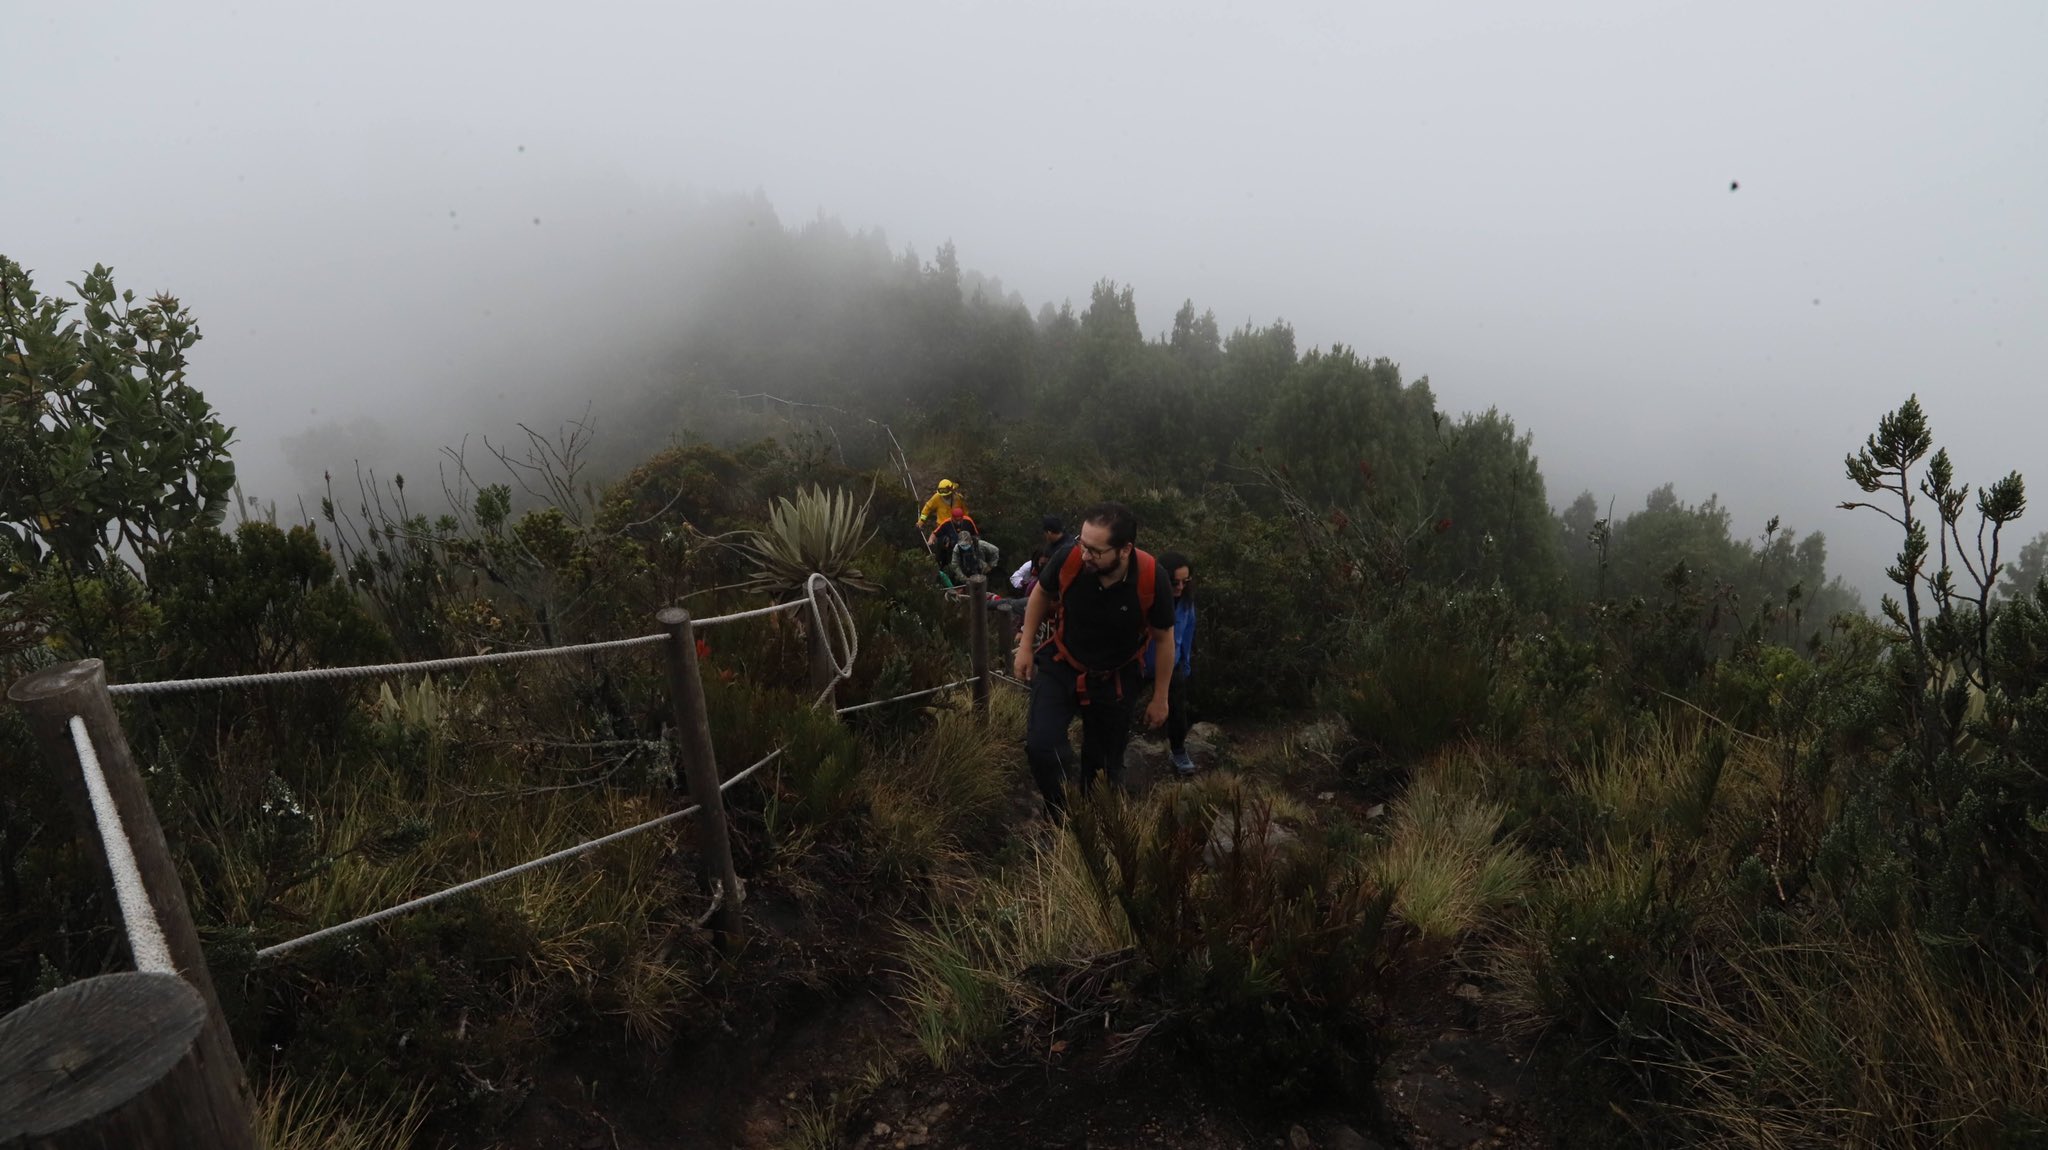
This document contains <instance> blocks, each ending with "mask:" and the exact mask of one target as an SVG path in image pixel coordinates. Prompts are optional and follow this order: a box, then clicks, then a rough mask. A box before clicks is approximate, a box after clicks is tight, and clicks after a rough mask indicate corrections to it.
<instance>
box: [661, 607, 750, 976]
mask: <svg viewBox="0 0 2048 1150" xmlns="http://www.w3.org/2000/svg"><path fill="white" fill-rule="evenodd" d="M655 618H656V619H657V620H659V621H660V622H661V626H662V629H663V630H665V631H667V632H668V642H667V643H664V644H662V646H663V647H664V648H665V649H666V650H667V652H668V693H669V698H670V701H671V702H672V703H673V705H674V707H675V724H676V753H677V756H678V757H680V758H681V759H682V761H683V777H684V778H685V779H686V780H687V781H688V783H689V787H690V801H691V802H693V803H696V804H697V807H698V811H697V840H698V841H697V849H698V852H699V854H698V863H697V865H698V873H699V874H700V876H701V877H702V878H703V880H704V886H705V889H707V890H715V891H717V892H719V893H718V895H717V897H718V900H719V902H718V910H717V912H716V913H715V914H714V915H713V916H712V929H713V930H715V931H716V932H717V933H718V936H719V938H720V940H721V941H722V942H723V944H724V946H725V948H726V949H727V950H728V951H733V950H738V949H739V947H740V945H741V944H742V943H744V942H745V941H746V928H745V920H744V919H742V918H741V917H740V897H741V896H740V879H739V874H738V873H737V872H735V871H734V870H733V866H732V840H731V839H730V838H729V837H728V836H727V833H726V829H725V794H724V792H722V791H720V790H719V789H718V759H717V756H716V752H715V751H713V750H712V746H711V719H710V717H709V716H708V715H706V714H705V712H704V683H703V680H701V679H700V678H698V672H697V637H696V634H695V633H694V631H693V630H692V628H691V626H690V613H689V612H688V611H686V610H684V609H683V608H681V607H665V608H663V609H662V610H661V611H660V612H659V613H658V614H656V615H655Z"/></svg>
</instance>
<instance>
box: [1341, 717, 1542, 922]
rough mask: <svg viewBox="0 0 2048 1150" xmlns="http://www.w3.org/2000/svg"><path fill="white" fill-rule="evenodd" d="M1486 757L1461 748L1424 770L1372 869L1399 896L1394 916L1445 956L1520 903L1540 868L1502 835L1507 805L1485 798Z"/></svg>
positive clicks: (1393, 818)
mask: <svg viewBox="0 0 2048 1150" xmlns="http://www.w3.org/2000/svg"><path fill="white" fill-rule="evenodd" d="M1482 757H1483V752H1480V751H1478V750H1477V749H1475V748H1469V747H1465V748H1458V749H1456V750H1453V751H1449V752H1444V753H1441V754H1438V755H1436V756H1433V757H1432V758H1431V759H1430V760H1429V761H1427V762H1425V763H1424V764H1423V765H1422V766H1421V767H1420V768H1418V769H1417V770H1416V773H1415V778H1414V780H1413V781H1412V782H1411V783H1410V784H1409V787H1408V791H1407V793H1406V794H1405V795H1403V796H1402V797H1401V798H1400V799H1399V800H1398V801H1397V802H1395V803H1394V804H1393V810H1392V812H1391V814H1390V816H1389V820H1390V823H1391V825H1390V827H1389V829H1388V831H1387V834H1386V839H1385V842H1384V845H1383V846H1381V847H1380V849H1379V850H1378V851H1377V852H1375V853H1374V854H1373V855H1372V856H1371V857H1370V859H1369V860H1368V862H1367V864H1366V865H1367V866H1368V867H1369V868H1370V869H1371V872H1372V874H1373V876H1374V877H1375V878H1376V879H1377V880H1378V881H1379V883H1380V884H1381V885H1384V886H1387V887H1391V888H1392V889H1393V891H1394V892H1395V893H1394V913H1395V915H1396V916H1398V917H1399V918H1401V919H1402V920H1403V921H1405V922H1407V923H1408V924H1409V925H1410V926H1412V927H1414V928H1415V930H1416V932H1417V933H1418V935H1420V937H1421V939H1422V941H1423V943H1424V945H1425V946H1426V947H1428V948H1430V949H1434V950H1438V951H1439V952H1440V951H1441V950H1443V949H1447V948H1449V947H1450V946H1452V945H1454V944H1455V942H1456V941H1457V940H1458V939H1459V938H1461V937H1463V936H1464V935H1466V934H1467V933H1469V932H1470V931H1472V930H1474V929H1476V928H1478V927H1480V926H1481V925H1483V924H1484V923H1486V922H1487V921H1489V919H1491V918H1492V917H1493V916H1495V915H1498V914H1500V913H1501V912H1503V911H1504V910H1506V909H1507V908H1508V907H1510V906H1511V905H1513V904H1515V903H1516V902H1517V901H1518V900H1520V899H1521V898H1522V897H1523V895H1524V894H1525V893H1526V892H1527V890H1528V887H1529V882H1530V877H1531V874H1532V872H1533V870H1534V867H1533V864H1532V863H1531V860H1530V858H1529V856H1528V855H1527V853H1525V852H1524V851H1523V850H1522V849H1521V848H1520V847H1518V846H1516V845H1515V844H1514V843H1512V842H1510V841H1507V840H1506V839H1505V838H1504V837H1503V836H1502V834H1501V825H1502V823H1503V822H1504V821H1505V820H1506V818H1507V814H1508V810H1507V807H1506V805H1505V804H1503V803H1498V802H1491V801H1488V800H1487V799H1486V798H1484V797H1483V794H1484V789H1485V783H1486V772H1487V770H1488V769H1489V768H1490V764H1488V763H1485V762H1484V761H1482Z"/></svg>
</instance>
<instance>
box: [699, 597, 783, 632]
mask: <svg viewBox="0 0 2048 1150" xmlns="http://www.w3.org/2000/svg"><path fill="white" fill-rule="evenodd" d="M802 605H803V600H801V599H791V600H790V601H789V602H787V603H777V604H775V605H774V606H773V607H756V608H754V609H753V610H751V611H735V612H733V613H732V614H730V615H713V616H712V617H711V618H709V619H692V620H690V630H692V631H702V630H703V629H704V628H706V627H716V626H718V625H719V624H720V623H736V622H738V621H739V620H741V619H754V618H758V617H760V616H762V615H773V614H775V613H777V612H779V611H788V610H791V609H793V608H796V607H800V606H802Z"/></svg>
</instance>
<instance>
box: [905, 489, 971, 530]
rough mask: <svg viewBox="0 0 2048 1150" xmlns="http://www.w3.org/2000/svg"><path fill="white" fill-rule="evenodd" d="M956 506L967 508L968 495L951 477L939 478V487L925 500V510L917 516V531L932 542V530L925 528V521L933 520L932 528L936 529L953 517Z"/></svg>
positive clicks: (961, 508)
mask: <svg viewBox="0 0 2048 1150" xmlns="http://www.w3.org/2000/svg"><path fill="white" fill-rule="evenodd" d="M956 507H957V508H959V509H960V510H962V511H965V510H967V496H965V495H963V494H962V493H961V491H960V485H959V484H957V483H955V482H953V481H952V480H950V479H941V480H939V489H938V490H937V491H936V492H934V493H933V494H932V497H931V498H930V499H927V500H925V501H924V510H923V511H922V512H920V513H919V514H918V517H917V533H918V534H919V535H922V536H924V539H925V542H926V543H927V544H929V543H930V542H931V539H932V536H931V532H930V531H927V530H926V529H925V522H926V521H927V520H929V521H931V524H932V528H933V529H934V530H936V529H937V528H938V527H939V526H940V525H942V524H944V523H946V522H947V521H948V520H950V519H952V518H953V509H954V508H956Z"/></svg>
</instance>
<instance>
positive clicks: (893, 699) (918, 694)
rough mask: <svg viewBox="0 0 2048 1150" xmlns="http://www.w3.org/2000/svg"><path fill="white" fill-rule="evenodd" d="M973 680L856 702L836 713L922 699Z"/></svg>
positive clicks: (847, 712) (942, 684) (958, 681)
mask: <svg viewBox="0 0 2048 1150" xmlns="http://www.w3.org/2000/svg"><path fill="white" fill-rule="evenodd" d="M972 682H974V680H973V679H972V678H966V679H955V680H953V681H952V682H950V683H940V684H939V685H938V686H936V687H928V688H926V689H924V690H922V691H912V692H910V693H909V694H905V695H891V696H890V697H888V698H886V699H876V700H875V701H874V702H872V703H856V704H854V705H853V706H851V707H841V708H839V710H838V711H836V712H834V713H835V714H840V715H851V714H853V713H854V712H855V711H865V710H867V709H868V708H870V707H886V706H888V705H889V704H890V703H900V702H902V701H903V700H905V699H922V698H924V697H925V696H926V695H936V694H938V693H939V692H940V691H950V690H952V689H953V688H955V687H965V686H967V685H968V684H969V683H972Z"/></svg>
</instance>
